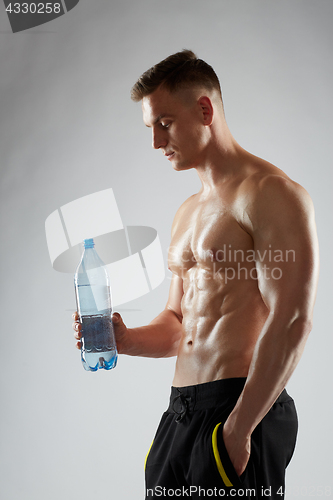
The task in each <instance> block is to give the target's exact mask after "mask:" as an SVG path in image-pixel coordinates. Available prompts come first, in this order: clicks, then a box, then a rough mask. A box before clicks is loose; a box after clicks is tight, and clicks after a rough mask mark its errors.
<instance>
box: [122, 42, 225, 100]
mask: <svg viewBox="0 0 333 500" xmlns="http://www.w3.org/2000/svg"><path fill="white" fill-rule="evenodd" d="M159 87H163V88H165V89H166V90H168V91H169V92H170V93H174V92H178V91H179V90H182V89H190V88H194V87H202V88H205V89H207V90H208V91H212V90H216V91H217V92H218V94H219V96H220V98H221V101H222V92H221V87H220V82H219V79H218V77H217V75H216V73H215V71H214V70H213V68H212V67H211V66H210V65H209V64H207V63H206V62H205V61H203V60H202V59H198V58H197V56H196V55H195V54H194V53H193V52H192V51H191V50H182V51H181V52H177V53H176V54H172V55H171V56H169V57H167V58H166V59H164V60H163V61H161V62H160V63H158V64H155V66H152V67H151V68H150V69H148V70H147V71H145V73H143V74H142V75H141V76H140V78H139V79H138V81H137V82H136V83H135V84H134V85H133V87H132V90H131V98H132V99H133V101H135V102H138V101H141V100H142V99H143V98H144V97H147V96H148V95H150V94H152V93H153V92H154V91H155V90H157V89H158V88H159Z"/></svg>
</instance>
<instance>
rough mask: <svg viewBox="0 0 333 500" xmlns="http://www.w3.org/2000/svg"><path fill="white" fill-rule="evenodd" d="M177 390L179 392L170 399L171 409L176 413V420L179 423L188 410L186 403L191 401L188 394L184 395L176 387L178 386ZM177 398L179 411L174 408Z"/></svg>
mask: <svg viewBox="0 0 333 500" xmlns="http://www.w3.org/2000/svg"><path fill="white" fill-rule="evenodd" d="M177 391H178V392H179V394H178V396H176V397H175V398H174V399H173V401H172V410H173V411H174V412H175V413H176V414H177V417H176V422H177V424H179V422H181V421H182V420H183V418H185V415H186V413H187V410H188V404H189V403H190V402H191V398H190V397H189V396H188V397H186V396H184V394H183V393H182V392H181V391H180V390H179V389H178V387H177ZM177 400H179V402H180V408H181V409H180V411H177V410H175V403H176V401H177Z"/></svg>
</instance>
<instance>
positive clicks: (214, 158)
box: [195, 130, 247, 194]
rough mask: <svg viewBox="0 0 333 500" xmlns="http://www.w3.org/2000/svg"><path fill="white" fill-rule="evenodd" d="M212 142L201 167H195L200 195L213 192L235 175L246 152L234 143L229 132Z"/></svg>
mask: <svg viewBox="0 0 333 500" xmlns="http://www.w3.org/2000/svg"><path fill="white" fill-rule="evenodd" d="M226 132H227V133H225V134H223V136H222V137H218V139H217V140H216V139H215V140H212V143H211V144H210V146H209V147H208V148H207V155H206V158H205V160H204V161H203V162H202V164H201V165H199V166H197V167H195V169H196V171H197V173H198V176H199V179H200V181H201V184H202V193H207V194H208V193H209V192H211V191H214V190H215V189H216V187H217V186H218V185H219V186H220V185H222V184H223V183H225V182H226V181H228V180H229V179H230V178H232V177H234V176H235V175H237V174H238V173H239V171H240V169H241V166H242V164H243V161H244V156H245V155H246V154H247V152H246V151H245V150H244V149H243V148H242V147H241V146H240V145H239V144H238V143H237V142H236V141H235V139H234V138H233V137H232V135H231V133H230V132H229V130H227V131H226Z"/></svg>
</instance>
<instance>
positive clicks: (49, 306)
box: [0, 0, 333, 500]
mask: <svg viewBox="0 0 333 500" xmlns="http://www.w3.org/2000/svg"><path fill="white" fill-rule="evenodd" d="M332 14H333V3H332V2H331V1H325V0H320V1H314V0H313V1H308V0H301V1H298V0H293V1H285V0H279V2H273V1H270V0H258V1H253V0H233V1H231V0H230V1H224V0H215V1H214V0H206V1H205V2H202V1H197V0H191V1H190V0H182V1H180V0H177V1H175V0H169V1H165V0H164V1H160V0H151V1H150V0H144V1H139V0H138V1H136V2H133V1H126V0H125V1H124V0H121V1H120V0H118V1H112V2H111V1H109V0H104V1H103V0H94V1H90V2H88V1H87V0H81V1H80V2H79V4H78V5H77V6H76V7H75V8H74V9H73V10H72V11H70V12H69V13H67V14H66V15H64V16H63V17H61V18H58V19H56V20H54V21H52V22H50V23H48V24H45V25H42V26H39V27H37V28H34V29H31V30H28V31H26V32H21V33H16V34H12V33H11V30H10V25H9V21H8V18H7V17H6V13H5V9H4V5H3V3H2V2H1V3H0V57H1V59H0V68H1V69H0V85H1V87H0V92H1V94H0V98H1V99H0V106H1V114H0V120H1V125H0V126H1V130H0V141H1V149H0V151H1V163H0V168H1V201H0V202H1V228H0V234H1V240H2V246H1V289H2V290H1V311H2V313H1V356H0V359H1V372H2V373H1V469H0V470H1V472H0V474H1V490H0V496H1V500H2V499H3V500H17V499H20V500H30V499H31V500H39V499H45V498H47V499H48V500H53V499H58V498H61V499H67V498H71V499H75V500H79V499H80V500H88V499H91V498H98V497H99V498H101V497H105V498H115V499H120V500H132V499H134V498H135V499H136V498H143V494H144V475H143V462H144V457H145V454H146V452H147V450H148V448H149V445H150V443H151V440H152V438H153V435H154V433H155V428H156V426H157V424H158V421H159V418H160V414H161V412H162V411H163V410H164V409H165V407H166V404H167V399H168V394H169V385H170V384H171V380H172V373H173V368H174V360H173V359H166V360H165V359H164V360H151V359H143V358H130V357H126V356H122V357H120V360H119V364H118V367H117V368H116V370H113V371H112V372H104V371H103V372H102V371H100V372H98V373H95V374H93V373H87V372H85V371H84V370H83V368H82V366H81V362H80V356H79V352H78V351H77V350H76V349H75V347H74V339H73V336H72V330H71V323H72V319H71V314H72V311H73V310H74V308H75V302H74V292H73V277H72V276H71V275H66V274H61V273H57V272H55V271H54V270H53V269H52V267H51V265H50V260H49V256H48V251H47V247H46V241H45V233H44V222H45V219H46V217H47V216H48V215H49V214H50V213H51V212H53V211H54V210H55V209H57V208H59V207H60V206H61V205H63V204H65V203H68V202H70V201H72V200H74V199H76V198H79V197H81V196H84V195H86V194H89V193H93V192H96V191H99V190H102V189H105V188H107V187H112V188H113V190H114V193H115V196H116V199H117V202H118V206H119V209H120V212H121V215H122V218H123V222H124V223H125V224H127V225H146V226H151V227H154V228H156V229H157V231H158V233H159V236H160V239H161V244H162V247H163V251H164V255H165V256H166V252H167V247H168V244H169V235H170V227H171V223H172V219H173V216H174V213H175V211H176V209H177V207H178V206H179V205H180V203H181V202H182V201H183V200H184V199H185V198H186V197H188V196H189V195H191V194H192V193H194V192H196V191H197V190H198V189H199V187H200V183H199V181H198V179H197V177H196V173H195V172H192V171H190V172H182V173H180V172H175V171H173V169H172V167H171V165H170V163H169V162H167V161H166V160H165V159H164V158H163V156H162V154H161V153H160V152H156V151H153V150H152V148H151V137H150V131H149V130H148V129H146V127H144V125H143V123H142V116H141V108H140V104H134V103H132V102H131V101H130V98H129V90H130V87H131V85H132V84H133V83H134V82H135V80H136V78H137V77H138V76H139V75H140V74H141V73H142V72H143V71H144V70H146V69H147V68H148V67H150V66H151V65H152V64H154V63H156V62H158V61H160V60H161V59H162V58H164V57H166V56H168V55H169V54H170V53H173V52H176V51H178V50H180V49H182V48H190V49H192V50H194V51H195V52H196V53H197V54H198V55H199V56H200V57H201V58H203V59H205V60H206V61H207V62H209V63H210V64H211V65H212V66H213V67H214V68H215V70H216V72H217V73H218V75H219V77H220V79H221V83H222V87H223V95H224V101H225V108H226V116H227V121H228V124H229V127H230V129H231V132H232V133H233V135H234V136H235V138H236V139H237V140H238V142H239V143H240V144H241V145H242V146H243V147H244V148H246V149H248V150H249V151H251V152H252V153H254V154H256V155H258V156H261V157H263V158H265V159H267V160H269V161H271V162H272V163H274V164H276V165H277V166H279V167H280V168H282V169H283V170H284V171H285V172H286V173H287V174H288V175H289V176H290V177H291V178H292V179H294V180H296V181H297V182H299V183H300V184H302V185H303V186H304V187H305V188H306V189H307V190H308V191H309V193H310V194H311V196H312V198H313V200H314V203H315V207H316V217H317V224H318V233H319V238H320V245H321V276H320V283H319V292H318V299H317V304H316V309H315V318H314V328H313V332H312V334H311V336H310V339H309V341H308V344H307V347H306V350H305V353H304V356H303V358H302V360H301V362H300V364H299V366H298V368H297V370H296V372H295V373H294V375H293V377H292V379H291V381H290V383H289V386H288V388H289V391H290V393H291V394H292V395H293V396H294V398H295V400H296V403H297V408H298V412H299V417H300V428H299V439H298V445H297V448H296V452H295V455H294V459H293V461H292V463H291V464H290V466H289V468H288V472H287V496H286V498H287V499H289V500H291V499H298V498H304V497H306V498H307V497H316V498H318V497H324V498H333V482H332V474H331V472H332V452H331V449H332V430H331V429H332V417H333V408H332V382H331V381H332V365H333V363H332V335H331V333H332V326H331V325H332V316H331V313H330V307H331V298H332V272H331V271H332V268H331V252H332V239H331V233H332V219H331V214H332V201H331V200H332V196H331V192H332V175H331V167H332V149H331V144H330V140H331V139H332V29H331V27H332ZM167 276H168V277H167V278H166V279H165V281H164V282H163V284H162V285H160V286H159V287H158V288H157V289H156V290H154V291H153V292H151V293H150V294H148V295H146V296H144V297H142V298H140V299H137V300H135V301H133V302H131V303H128V304H125V305H124V306H123V307H119V311H120V312H121V313H122V314H123V317H124V319H125V321H126V322H127V325H128V326H138V325H142V324H146V323H147V322H149V321H150V320H151V319H152V318H153V317H155V316H156V315H157V314H158V313H159V312H160V311H161V310H162V308H163V307H164V305H165V302H166V299H167V292H168V286H169V283H170V275H169V274H168V275H167Z"/></svg>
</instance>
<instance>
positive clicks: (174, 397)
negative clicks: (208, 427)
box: [167, 377, 291, 422]
mask: <svg viewBox="0 0 333 500" xmlns="http://www.w3.org/2000/svg"><path fill="white" fill-rule="evenodd" d="M245 382H246V377H239V378H226V379H222V380H214V381H213V382H206V383H204V384H198V385H190V386H185V387H171V395H170V403H169V407H168V409H167V412H168V413H175V414H177V418H176V421H178V422H179V421H181V420H182V419H183V418H184V417H185V415H186V413H187V412H190V413H191V412H193V411H197V410H205V409H209V408H214V407H218V406H221V404H223V403H225V401H226V399H231V398H233V399H235V400H237V399H238V397H239V395H240V393H241V392H242V390H243V388H244V385H245ZM290 399H291V398H290V396H289V395H288V393H287V391H286V390H285V389H284V390H283V391H282V393H281V394H280V396H279V397H278V398H277V400H276V403H278V402H281V403H282V402H285V401H288V400H290ZM235 402H236V401H235Z"/></svg>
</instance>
